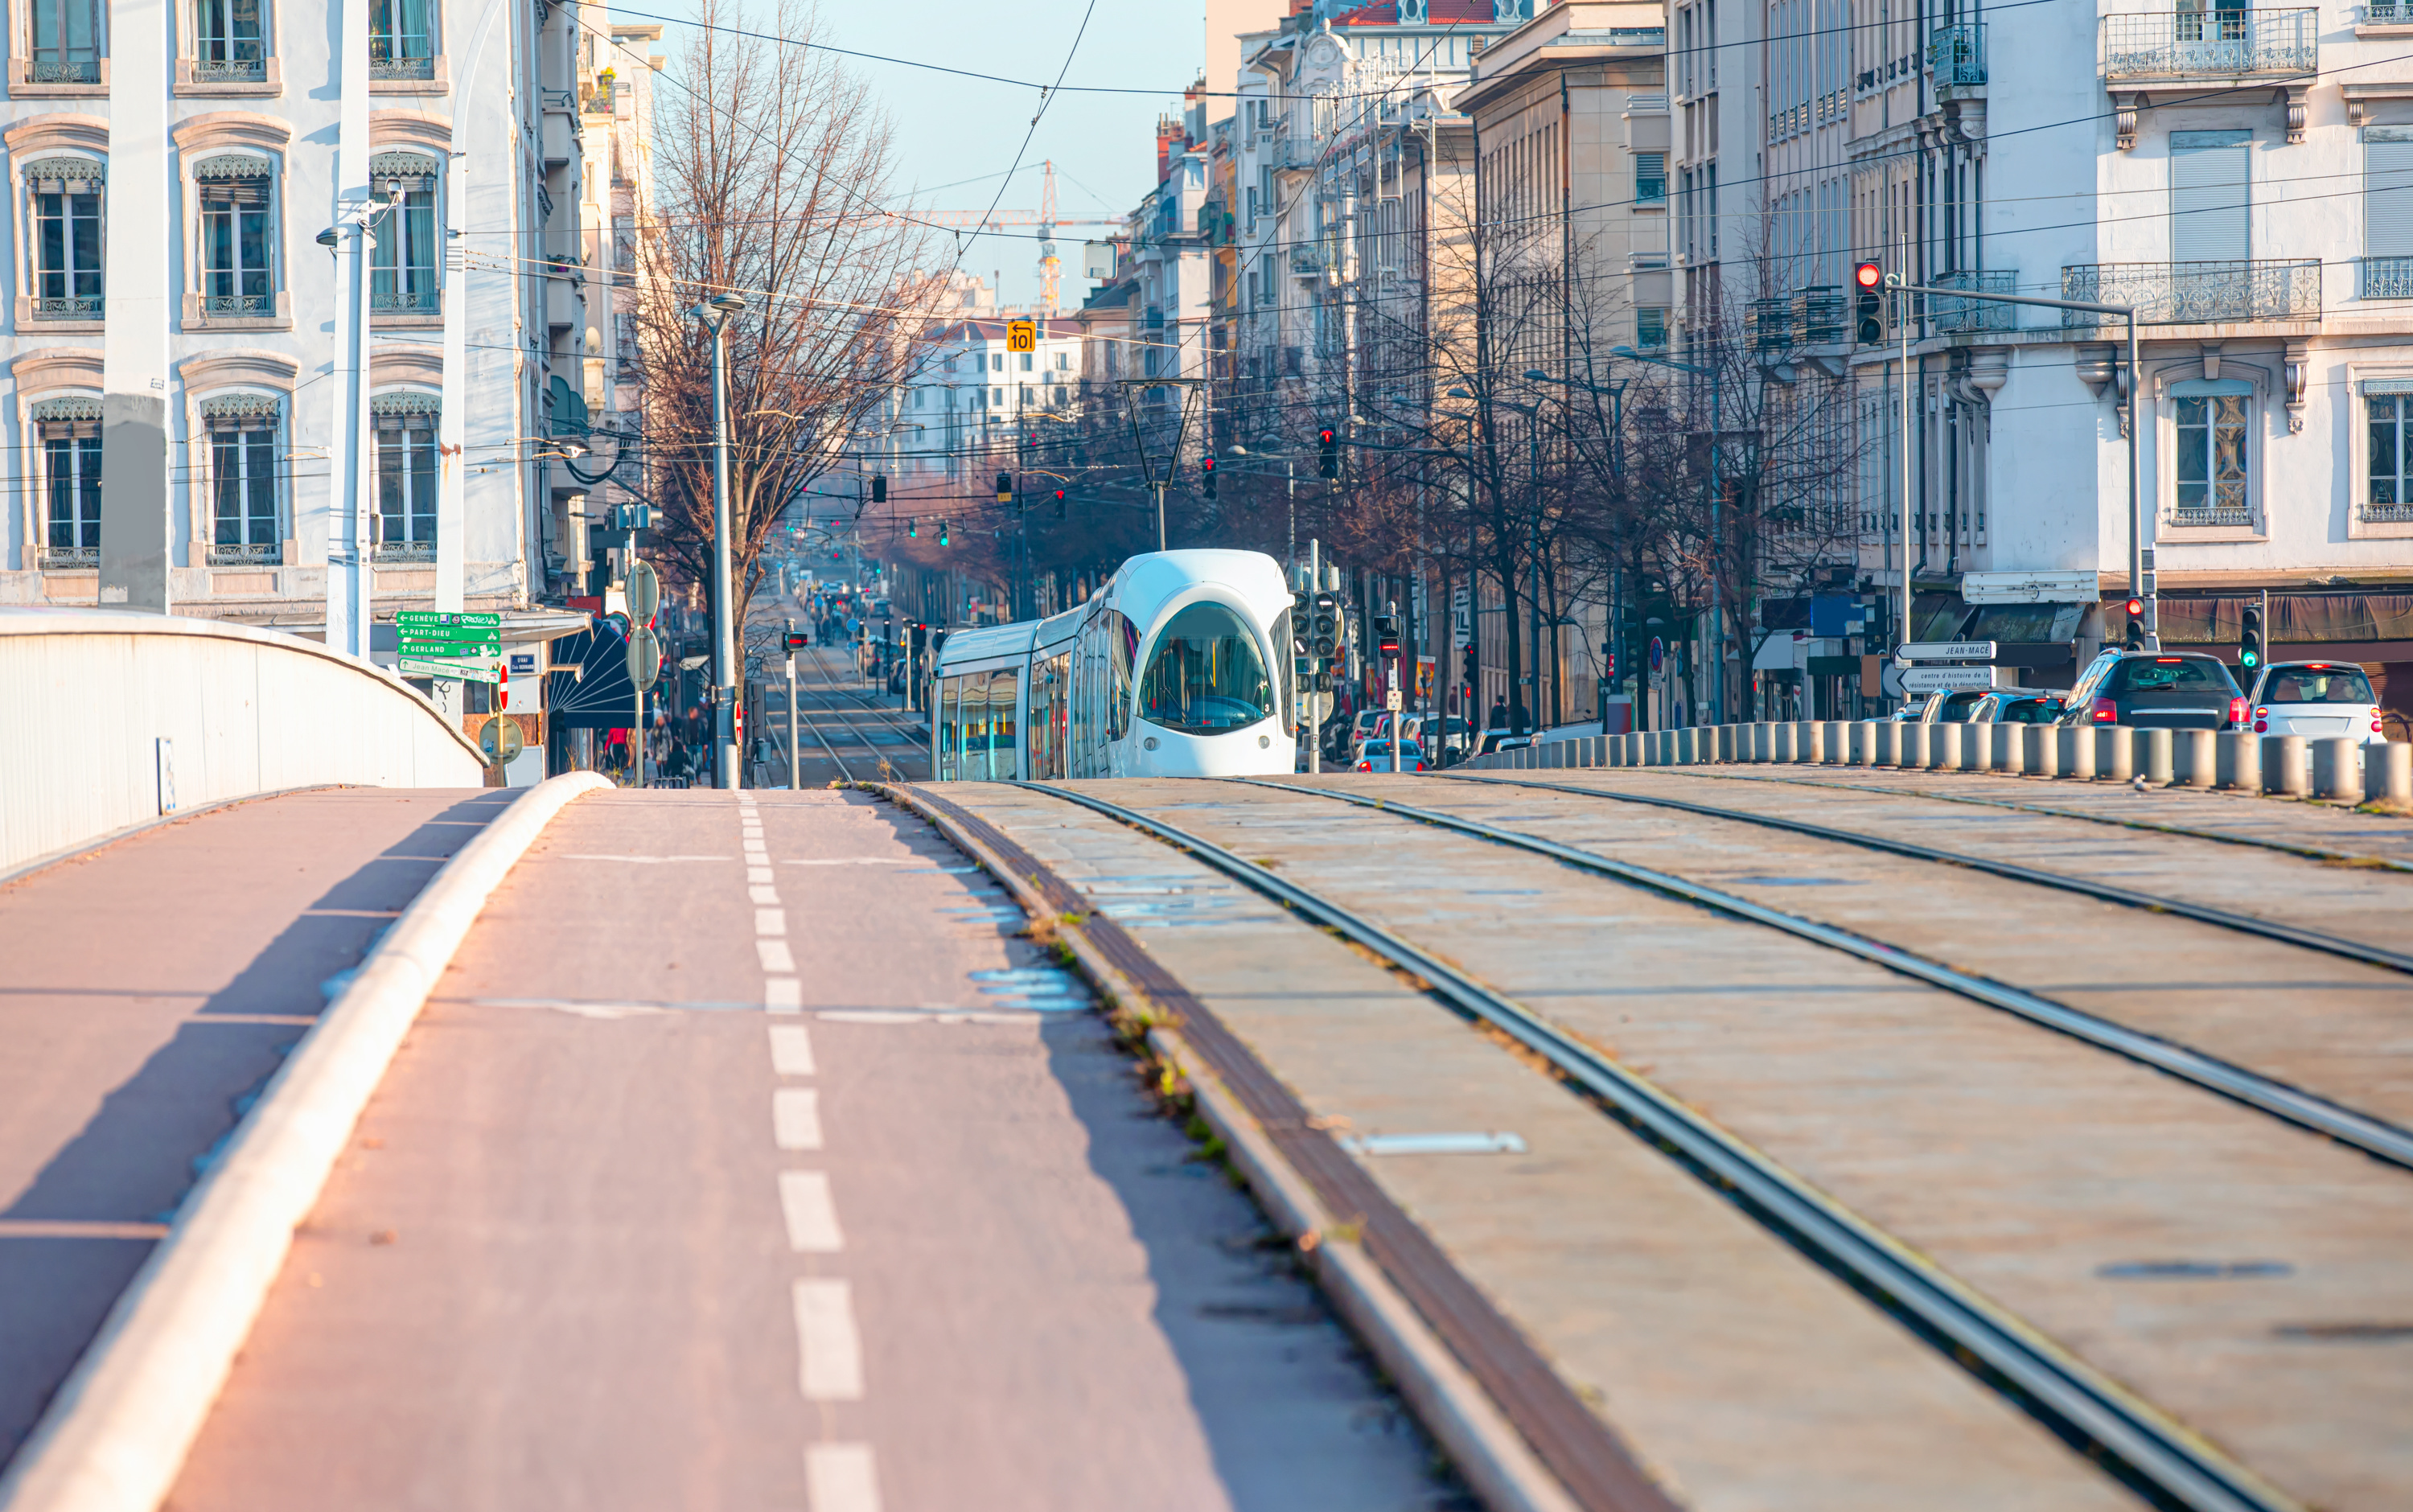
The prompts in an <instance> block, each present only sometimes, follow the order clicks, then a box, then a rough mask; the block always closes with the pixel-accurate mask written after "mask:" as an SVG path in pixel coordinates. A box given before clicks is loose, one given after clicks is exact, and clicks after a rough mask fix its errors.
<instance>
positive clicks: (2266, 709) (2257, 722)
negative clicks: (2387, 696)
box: [2246, 661, 2388, 746]
mask: <svg viewBox="0 0 2413 1512" xmlns="http://www.w3.org/2000/svg"><path fill="white" fill-rule="evenodd" d="M2246 702H2247V703H2249V704H2252V705H2253V707H2254V733H2255V734H2267V735H2302V736H2303V737H2304V738H2306V739H2307V740H2327V739H2332V738H2334V737H2336V736H2338V735H2351V736H2353V737H2354V738H2356V739H2358V740H2360V741H2361V742H2362V744H2364V745H2366V746H2384V745H2386V744H2387V743H2388V736H2387V735H2386V734H2384V733H2383V732H2382V730H2381V728H2380V718H2379V700H2378V699H2376V698H2375V697H2373V696H2372V691H2371V679H2370V678H2369V677H2368V676H2366V675H2364V674H2363V670H2362V669H2361V667H2358V666H2356V665H2355V664H2354V663H2353V662H2351V661H2274V662H2272V664H2271V665H2269V666H2267V667H2265V668H2263V669H2262V674H2261V675H2260V676H2259V677H2257V678H2256V679H2255V680H2254V692H2253V694H2252V696H2251V697H2249V698H2248V699H2247V700H2246Z"/></svg>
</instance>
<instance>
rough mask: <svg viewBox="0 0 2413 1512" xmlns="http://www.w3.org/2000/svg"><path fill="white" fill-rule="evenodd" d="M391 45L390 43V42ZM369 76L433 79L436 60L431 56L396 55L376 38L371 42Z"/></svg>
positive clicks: (375, 77)
mask: <svg viewBox="0 0 2413 1512" xmlns="http://www.w3.org/2000/svg"><path fill="white" fill-rule="evenodd" d="M389 46H390V44H389ZM369 77H370V78H371V79H433V78H435V77H436V60H435V59H434V58H431V57H419V58H412V57H395V56H394V55H393V54H392V52H390V51H389V50H388V48H386V47H380V46H379V45H378V44H377V42H376V41H375V40H372V41H371V42H370V43H369Z"/></svg>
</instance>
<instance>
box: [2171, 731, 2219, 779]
mask: <svg viewBox="0 0 2413 1512" xmlns="http://www.w3.org/2000/svg"><path fill="white" fill-rule="evenodd" d="M2219 775H2220V735H2219V733H2218V732H2217V731H2213V730H2173V731H2171V732H2170V785H2171V786H2172V787H2181V788H2208V787H2210V786H2212V784H2213V781H2214V780H2215V779H2216V778H2218V777H2219Z"/></svg>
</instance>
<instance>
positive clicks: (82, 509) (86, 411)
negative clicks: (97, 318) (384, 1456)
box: [27, 393, 100, 568]
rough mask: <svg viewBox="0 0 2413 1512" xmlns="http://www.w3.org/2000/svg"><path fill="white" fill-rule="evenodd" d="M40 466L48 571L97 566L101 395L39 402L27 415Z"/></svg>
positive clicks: (44, 541) (85, 395)
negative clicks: (32, 430) (30, 423)
mask: <svg viewBox="0 0 2413 1512" xmlns="http://www.w3.org/2000/svg"><path fill="white" fill-rule="evenodd" d="M27 419H28V420H30V421H31V422H32V423H33V427H34V435H35V444H36V445H37V446H38V447H39V448H40V449H41V451H40V456H41V467H42V494H41V498H42V515H43V522H42V523H43V533H42V556H41V562H42V565H43V566H44V567H47V568H62V567H66V568H78V567H98V566H99V565H100V396H99V395H98V394H83V393H79V394H71V395H68V396H67V397H64V398H58V399H43V400H40V401H38V402H37V403H36V404H35V405H34V407H33V408H32V409H31V410H30V411H29V412H28V414H27Z"/></svg>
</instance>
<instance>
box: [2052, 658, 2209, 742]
mask: <svg viewBox="0 0 2413 1512" xmlns="http://www.w3.org/2000/svg"><path fill="white" fill-rule="evenodd" d="M2247 708H2248V705H2247V704H2246V702H2245V695H2244V693H2243V692H2242V691H2240V690H2239V689H2238V687H2237V679H2235V678H2234V677H2231V676H2230V675H2229V674H2228V666H2227V665H2226V664H2225V663H2223V662H2222V661H2221V660H2220V659H2219V658H2217V657H2213V656H2207V655H2205V654H2203V653H2202V652H2199V651H2182V652H2175V653H2174V652H2169V651H2130V650H2126V649H2120V648H2110V647H2107V648H2106V649H2105V650H2104V651H2103V653H2102V654H2101V655H2100V656H2097V657H2096V658H2095V660H2093V661H2092V662H2090V663H2088V665H2087V668H2086V670H2085V671H2084V672H2083V673H2081V674H2079V678H2078V684H2077V686H2076V687H2074V688H2072V689H2070V690H2069V693H2068V697H2067V701H2066V703H2065V706H2064V707H2063V709H2062V712H2061V717H2060V719H2058V720H2057V721H2056V722H2058V723H2061V724H2067V725H2089V724H2121V725H2128V726H2130V727H2132V728H2136V729H2140V730H2238V729H2243V728H2244V726H2245V723H2246V715H2247Z"/></svg>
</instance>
